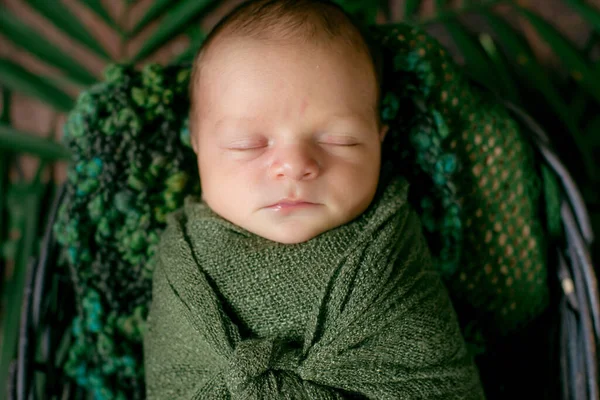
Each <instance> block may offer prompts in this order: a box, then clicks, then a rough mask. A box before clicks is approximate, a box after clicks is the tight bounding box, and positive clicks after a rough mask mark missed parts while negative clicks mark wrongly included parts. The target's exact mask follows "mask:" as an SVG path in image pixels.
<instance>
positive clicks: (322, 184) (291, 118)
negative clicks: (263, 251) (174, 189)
mask: <svg viewBox="0 0 600 400" xmlns="http://www.w3.org/2000/svg"><path fill="white" fill-rule="evenodd" d="M372 74H373V73H372V72H371V69H370V67H369V64H368V61H367V59H366V57H365V56H359V55H358V54H353V53H350V51H348V50H346V51H342V50H338V51H336V50H335V48H334V47H332V48H319V47H316V46H314V45H309V44H306V45H305V44H285V45H284V44H279V45H277V44H273V43H265V42H259V41H255V40H251V39H236V40H226V41H225V42H224V43H222V44H220V45H219V46H215V47H213V48H212V49H211V51H210V52H208V53H207V54H206V55H205V58H204V60H203V67H202V71H201V78H200V82H199V84H198V85H197V87H196V90H198V91H199V93H198V94H199V96H198V97H197V98H198V107H199V113H198V114H197V117H196V118H197V120H196V121H195V122H196V125H195V127H196V128H195V129H196V131H195V132H194V134H195V140H194V143H193V146H194V149H195V151H196V154H197V156H198V167H199V169H200V180H201V185H202V192H203V194H202V196H203V199H204V200H205V201H206V203H207V204H208V205H209V207H210V208H211V209H212V210H213V211H215V212H216V213H217V214H219V215H220V216H221V217H223V218H225V219H227V220H229V221H230V222H232V223H234V224H236V225H238V226H241V227H242V228H244V229H246V230H248V231H250V232H252V233H255V234H257V235H259V236H262V237H265V238H267V239H270V240H273V241H276V242H280V243H286V244H291V243H301V242H304V241H307V240H309V239H311V238H313V237H315V236H317V235H319V234H321V233H323V232H325V231H328V230H330V229H332V228H335V227H337V226H340V225H342V224H344V223H346V222H349V221H351V220H353V219H354V218H355V217H357V216H358V215H360V214H361V213H362V212H363V211H364V210H365V209H366V208H367V207H368V206H369V204H370V203H371V201H372V200H373V197H374V195H375V191H376V189H377V183H378V179H379V169H380V163H381V142H382V141H383V137H384V135H385V130H383V129H382V130H381V131H379V130H378V126H377V119H376V114H375V110H374V106H375V100H376V87H375V81H374V77H373V75H372ZM298 202H300V203H298ZM294 203H296V204H295V205H294Z"/></svg>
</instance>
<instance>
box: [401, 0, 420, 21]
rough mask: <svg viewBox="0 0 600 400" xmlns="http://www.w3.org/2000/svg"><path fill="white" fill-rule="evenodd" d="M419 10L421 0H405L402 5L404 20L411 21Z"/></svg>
mask: <svg viewBox="0 0 600 400" xmlns="http://www.w3.org/2000/svg"><path fill="white" fill-rule="evenodd" d="M419 8H421V0H406V2H405V3H404V19H413V18H414V17H415V16H416V14H417V12H418V11H419Z"/></svg>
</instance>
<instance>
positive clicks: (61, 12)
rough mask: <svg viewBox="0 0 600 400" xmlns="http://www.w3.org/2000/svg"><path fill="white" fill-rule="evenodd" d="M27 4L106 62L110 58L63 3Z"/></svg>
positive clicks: (37, 0) (38, 0)
mask: <svg viewBox="0 0 600 400" xmlns="http://www.w3.org/2000/svg"><path fill="white" fill-rule="evenodd" d="M27 3H29V5H30V6H31V7H32V8H34V9H35V10H36V11H37V12H39V13H40V14H42V15H43V16H44V17H46V19H47V20H48V21H50V22H51V23H52V24H53V25H54V26H55V27H56V28H58V29H60V30H61V31H63V32H64V33H66V34H67V35H68V36H69V38H71V39H72V40H74V41H76V42H79V43H81V44H83V45H84V46H85V47H86V48H87V49H89V50H91V51H92V52H94V53H95V54H97V55H99V56H100V57H102V58H103V59H105V60H109V59H110V56H109V55H108V53H107V52H106V50H104V48H102V46H101V45H100V43H99V42H98V40H97V39H96V38H94V37H93V36H92V35H91V34H90V33H89V31H88V30H87V28H86V27H85V26H84V25H83V24H82V23H81V22H80V21H79V19H78V18H77V17H76V16H75V15H73V12H72V11H71V10H69V9H68V8H67V7H65V6H64V5H63V4H62V3H61V2H59V1H54V2H49V1H47V0H27Z"/></svg>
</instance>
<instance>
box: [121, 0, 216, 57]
mask: <svg viewBox="0 0 600 400" xmlns="http://www.w3.org/2000/svg"><path fill="white" fill-rule="evenodd" d="M218 2H219V1H218V0H180V1H179V2H177V3H176V5H175V6H173V7H172V8H171V9H170V10H169V13H168V14H167V15H166V16H165V18H164V19H163V20H162V22H161V24H160V27H159V28H158V29H157V30H156V31H155V32H154V33H153V34H152V36H151V37H150V38H148V40H147V41H146V42H144V44H143V45H142V47H141V49H140V50H139V52H138V54H137V55H136V56H135V57H134V58H133V61H134V62H138V61H141V60H142V59H144V58H145V57H146V56H148V55H150V54H151V53H153V52H154V51H155V50H156V49H158V48H159V47H160V46H162V45H163V44H164V43H166V42H167V41H169V40H170V39H172V38H173V37H175V36H176V35H177V34H179V33H181V32H182V31H184V30H185V29H186V28H187V24H188V23H189V22H190V21H192V20H194V19H199V18H201V16H202V14H203V13H205V12H206V11H208V10H209V9H211V8H212V7H213V6H215V5H216V4H217V3H218Z"/></svg>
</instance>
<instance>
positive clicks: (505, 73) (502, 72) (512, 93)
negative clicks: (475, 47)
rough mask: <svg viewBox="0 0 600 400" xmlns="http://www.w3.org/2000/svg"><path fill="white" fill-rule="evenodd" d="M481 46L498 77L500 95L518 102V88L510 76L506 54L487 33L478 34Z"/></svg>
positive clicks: (515, 102)
mask: <svg viewBox="0 0 600 400" xmlns="http://www.w3.org/2000/svg"><path fill="white" fill-rule="evenodd" d="M479 42H480V43H481V47H482V48H483V50H484V51H485V52H486V53H487V55H488V57H489V59H490V61H491V62H492V64H493V65H494V71H495V72H496V76H497V77H498V78H499V86H500V87H501V88H502V97H503V98H504V99H505V100H508V101H510V102H512V103H514V104H520V103H521V101H520V100H519V90H518V89H517V86H516V84H515V80H514V77H513V76H511V73H510V72H511V70H512V68H511V66H510V65H509V63H508V60H507V59H506V56H505V55H504V53H502V51H501V50H500V49H499V48H498V46H497V45H496V42H495V41H494V39H492V37H491V36H490V35H488V34H482V35H480V36H479Z"/></svg>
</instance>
